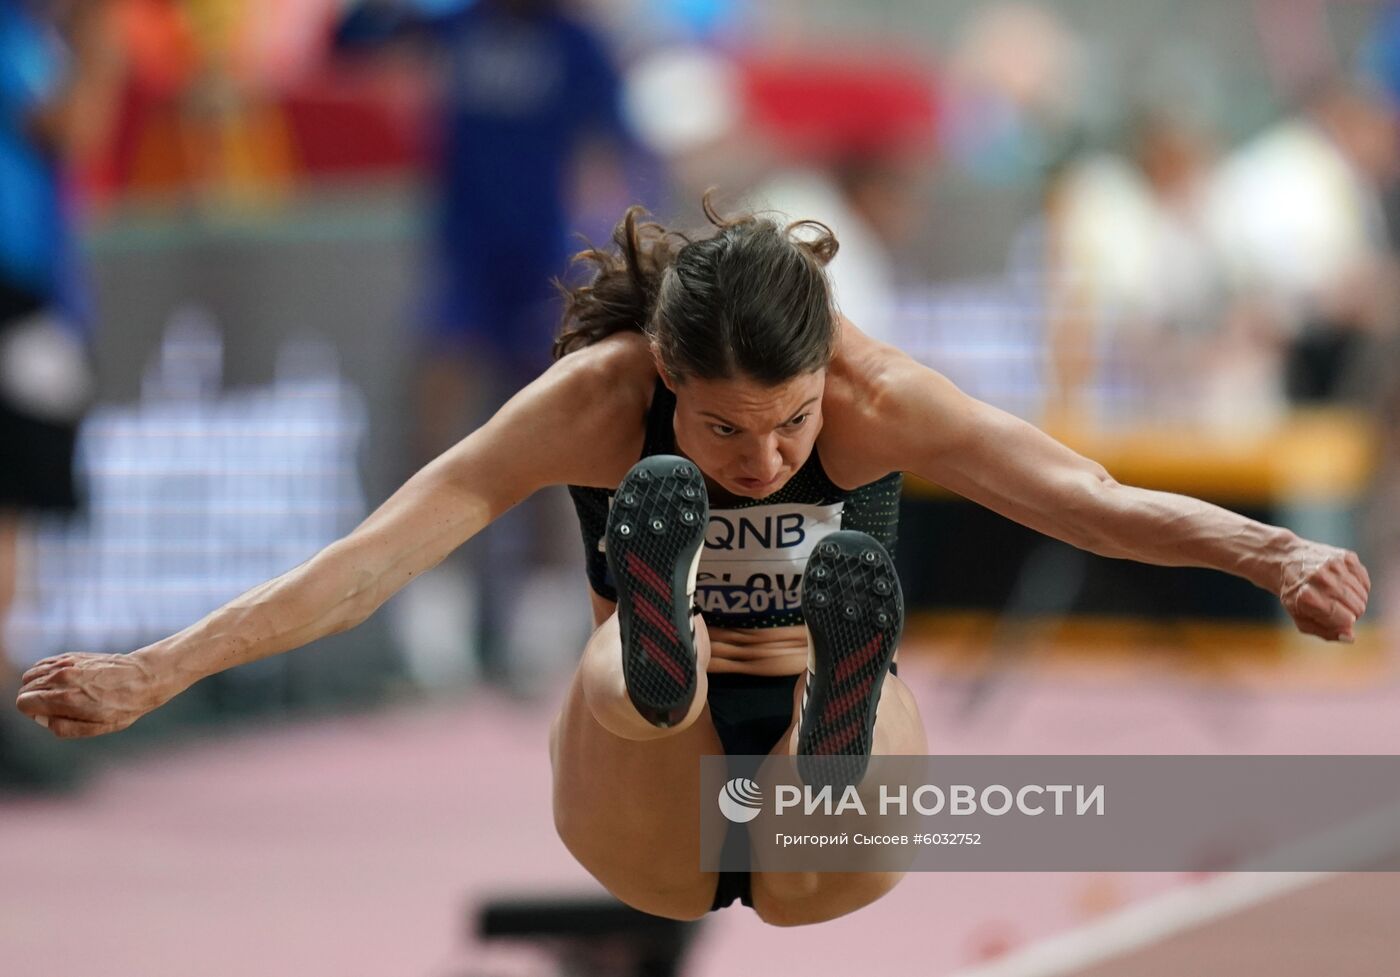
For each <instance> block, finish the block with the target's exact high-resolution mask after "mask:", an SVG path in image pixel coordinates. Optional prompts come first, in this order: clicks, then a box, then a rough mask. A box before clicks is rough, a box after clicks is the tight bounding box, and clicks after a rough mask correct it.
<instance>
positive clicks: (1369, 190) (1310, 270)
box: [1213, 79, 1400, 403]
mask: <svg viewBox="0 0 1400 977" xmlns="http://www.w3.org/2000/svg"><path fill="white" fill-rule="evenodd" d="M1396 137H1397V127H1396V121H1395V117H1394V112H1393V109H1392V108H1391V106H1389V105H1388V104H1387V103H1386V102H1385V101H1384V100H1383V99H1382V98H1381V97H1379V96H1378V94H1377V93H1376V92H1374V91H1371V90H1369V89H1367V88H1365V87H1362V86H1360V85H1357V84H1353V83H1351V82H1348V81H1344V80H1340V79H1334V80H1329V81H1327V82H1326V83H1324V84H1320V85H1318V86H1317V87H1316V88H1314V90H1313V91H1312V93H1311V94H1310V96H1309V97H1308V98H1306V99H1305V100H1304V104H1303V110H1302V111H1301V112H1300V113H1299V114H1298V115H1297V116H1295V117H1294V118H1292V119H1288V120H1286V121H1284V122H1282V123H1280V124H1279V125H1277V126H1275V127H1274V128H1273V129H1271V130H1269V131H1267V132H1265V133H1264V134H1262V135H1260V136H1259V137H1257V138H1256V139H1255V140H1254V141H1253V142H1251V143H1249V144H1247V145H1246V146H1245V147H1243V148H1242V149H1241V150H1239V151H1238V152H1237V153H1236V154H1235V155H1234V156H1233V157H1232V158H1231V159H1230V160H1229V161H1227V163H1226V164H1225V166H1224V167H1223V169H1222V173H1221V176H1220V179H1219V183H1218V186H1217V188H1216V190H1215V193H1214V199H1215V203H1214V204H1213V210H1214V218H1213V219H1214V220H1215V222H1216V226H1217V227H1218V228H1219V229H1220V234H1221V239H1222V240H1223V241H1224V243H1225V246H1226V259H1227V261H1228V263H1229V268H1230V272H1231V278H1232V282H1231V284H1232V287H1233V288H1234V289H1235V290H1236V291H1237V293H1239V294H1240V295H1241V296H1243V297H1245V298H1246V299H1247V300H1250V301H1252V302H1253V303H1254V304H1255V305H1256V306H1257V307H1258V308H1259V310H1260V311H1261V312H1264V313H1266V314H1267V315H1268V316H1269V317H1270V318H1272V320H1273V321H1274V322H1275V324H1276V328H1277V330H1278V332H1279V334H1280V336H1281V338H1282V341H1283V342H1284V343H1285V344H1286V345H1287V347H1288V353H1287V368H1286V372H1287V377H1286V379H1287V387H1288V395H1289V399H1290V400H1292V401H1294V402H1299V403H1307V402H1320V401H1334V400H1337V399H1341V398H1343V397H1345V396H1347V395H1349V394H1355V393H1356V392H1357V391H1353V390H1351V389H1350V388H1351V386H1352V380H1353V377H1354V374H1355V372H1356V369H1357V367H1359V366H1361V365H1362V364H1363V363H1364V361H1365V360H1366V359H1367V357H1368V356H1369V355H1370V352H1371V351H1372V350H1373V349H1374V347H1375V345H1376V339H1377V336H1378V334H1379V333H1381V332H1382V331H1384V330H1385V329H1386V328H1387V327H1388V325H1389V322H1390V318H1391V316H1392V315H1393V310H1394V306H1395V301H1394V288H1393V287H1392V286H1391V275H1390V269H1391V265H1390V259H1389V252H1390V250H1391V247H1392V242H1391V241H1390V235H1389V232H1388V231H1387V228H1386V221H1385V211H1384V207H1383V204H1382V195H1383V193H1384V192H1385V190H1386V189H1387V188H1388V187H1390V186H1391V185H1393V184H1394V182H1395V180H1396V176H1397V172H1400V155H1398V154H1397V142H1396Z"/></svg>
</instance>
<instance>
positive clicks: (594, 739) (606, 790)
mask: <svg viewBox="0 0 1400 977" xmlns="http://www.w3.org/2000/svg"><path fill="white" fill-rule="evenodd" d="M697 637H702V636H701V635H697ZM618 641H619V639H618V632H617V623H616V617H613V618H610V619H609V620H608V621H606V622H604V623H603V624H602V625H601V626H600V627H599V628H598V631H597V632H595V633H594V635H593V637H592V638H591V639H590V640H589V647H588V649H587V650H586V651H585V653H584V660H583V662H582V663H581V664H580V666H579V670H578V672H577V673H576V674H575V675H574V680H573V683H572V685H571V686H570V688H569V694H568V697H567V699H566V701H565V703H564V708H563V710H562V711H561V712H560V714H559V718H558V719H557V720H556V721H555V725H554V729H553V732H552V740H551V743H550V756H551V759H552V761H553V766H554V823H555V826H556V828H557V830H558V832H559V837H560V838H561V839H562V840H563V842H564V845H565V846H566V847H567V848H568V849H569V851H570V852H571V853H573V855H574V857H575V858H577V859H578V860H579V863H580V864H582V865H583V867H584V868H586V869H588V871H589V872H590V873H592V875H593V877H594V878H596V879H597V880H598V881H599V882H601V883H602V884H603V886H604V887H605V888H607V889H608V891H610V892H611V893H612V894H613V895H615V896H617V897H618V898H619V899H621V900H622V901H623V902H625V903H627V904H628V905H631V906H634V907H636V908H637V909H640V910H642V911H643V912H648V913H652V914H653V915H657V916H667V917H671V918H673V919H697V918H699V917H701V916H703V915H704V914H705V913H706V912H708V911H709V909H710V905H711V903H712V902H713V901H714V894H715V883H716V873H714V872H702V871H700V869H699V865H700V775H699V769H700V767H699V764H700V757H701V756H704V755H706V754H723V753H724V747H723V746H722V745H721V743H720V740H719V736H718V734H717V733H716V732H715V727H714V723H713V722H712V721H711V719H710V711H709V707H708V706H704V705H703V702H704V696H705V692H706V688H707V686H706V683H705V679H704V671H703V669H702V670H701V672H700V686H699V688H698V690H697V693H696V698H697V700H698V703H700V705H698V712H695V711H693V712H692V716H693V719H692V721H691V722H690V723H689V725H685V726H683V727H681V728H678V729H677V730H675V731H671V730H666V731H662V730H655V731H653V732H652V735H651V736H650V738H645V739H635V738H629V737H626V736H622V735H619V734H618V733H617V732H613V731H612V730H610V729H609V728H608V726H605V725H604V724H603V723H602V722H600V721H599V718H598V713H602V712H603V711H604V710H622V709H623V708H624V706H623V705H622V704H621V703H618V702H617V701H615V696H616V694H617V693H618V692H619V691H620V685H615V684H614V681H613V676H612V674H611V671H610V669H611V668H612V663H613V662H620V660H621V655H622V653H621V649H620V647H619V644H618ZM706 650H708V645H707V644H706ZM705 657H706V658H708V655H706V656H705ZM619 681H620V680H619ZM621 694H622V695H623V696H625V692H621ZM601 700H606V701H601ZM628 705H629V706H630V703H629V704H628ZM636 719H637V720H638V721H640V722H644V720H641V717H640V716H637V717H636ZM614 728H617V727H616V725H615V724H614ZM639 732H641V730H640V729H639Z"/></svg>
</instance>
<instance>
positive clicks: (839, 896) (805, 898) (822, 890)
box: [753, 872, 904, 926]
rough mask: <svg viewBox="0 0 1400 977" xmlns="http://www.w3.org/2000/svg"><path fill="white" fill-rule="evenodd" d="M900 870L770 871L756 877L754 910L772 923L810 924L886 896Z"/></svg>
mask: <svg viewBox="0 0 1400 977" xmlns="http://www.w3.org/2000/svg"><path fill="white" fill-rule="evenodd" d="M903 877H904V875H903V873H900V872H861V873H820V874H819V873H816V872H779V873H774V872H769V873H763V874H762V877H761V880H760V877H759V876H757V875H756V876H755V878H754V900H753V905H754V912H755V913H757V914H758V918H759V919H761V920H763V921H764V922H765V923H767V924H768V925H770V926H809V925H811V924H813V923H825V922H828V921H829V920H833V919H837V918H839V917H841V916H845V915H848V914H850V913H853V912H855V911H856V910H858V909H864V908H865V907H866V906H868V905H870V904H871V903H873V902H875V901H876V900H877V899H879V898H880V897H881V896H884V895H885V894H886V893H888V892H889V891H890V890H891V889H893V888H894V887H895V886H896V885H898V884H899V880H900V879H902V878H903Z"/></svg>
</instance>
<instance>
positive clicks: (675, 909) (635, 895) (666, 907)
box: [609, 880, 715, 923]
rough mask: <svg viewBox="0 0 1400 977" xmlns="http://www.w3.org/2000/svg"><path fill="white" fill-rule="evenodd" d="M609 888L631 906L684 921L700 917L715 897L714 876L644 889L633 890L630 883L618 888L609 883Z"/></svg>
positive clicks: (652, 913) (655, 914)
mask: <svg viewBox="0 0 1400 977" xmlns="http://www.w3.org/2000/svg"><path fill="white" fill-rule="evenodd" d="M609 891H611V892H612V894H613V895H615V896H617V898H618V899H620V900H622V901H623V902H625V903H627V905H629V906H631V907H632V908H633V909H638V910H640V911H642V912H644V913H650V914H651V915H653V916H664V917H665V918H667V919H676V920H680V921H682V922H687V923H688V922H693V921H695V920H697V919H703V918H704V917H705V916H706V915H708V914H709V912H710V909H711V907H712V906H713V905H714V901H715V886H714V882H713V880H709V881H705V880H702V881H700V882H697V883H690V884H686V885H683V886H678V887H664V888H652V889H647V890H645V891H635V890H633V889H632V887H630V886H628V887H621V888H620V889H613V888H611V887H609Z"/></svg>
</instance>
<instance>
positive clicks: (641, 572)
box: [627, 552, 674, 603]
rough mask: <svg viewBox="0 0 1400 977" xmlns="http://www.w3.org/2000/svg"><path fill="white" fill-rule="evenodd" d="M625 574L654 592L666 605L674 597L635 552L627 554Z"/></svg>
mask: <svg viewBox="0 0 1400 977" xmlns="http://www.w3.org/2000/svg"><path fill="white" fill-rule="evenodd" d="M627 572H628V573H630V574H632V576H634V577H636V578H637V579H638V580H640V581H641V582H642V583H644V584H646V585H647V586H648V587H650V588H651V589H652V590H654V591H656V595H657V596H658V597H660V598H661V599H662V600H664V601H666V602H667V603H669V602H670V601H671V599H672V597H673V596H674V595H673V594H672V593H671V588H670V586H669V585H668V584H667V583H666V581H665V580H663V579H662V578H661V575H660V574H659V573H657V572H656V571H655V570H653V569H652V568H651V567H649V566H647V564H646V561H645V560H643V559H642V558H641V557H640V556H638V555H637V554H636V553H635V552H629V553H628V554H627Z"/></svg>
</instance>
